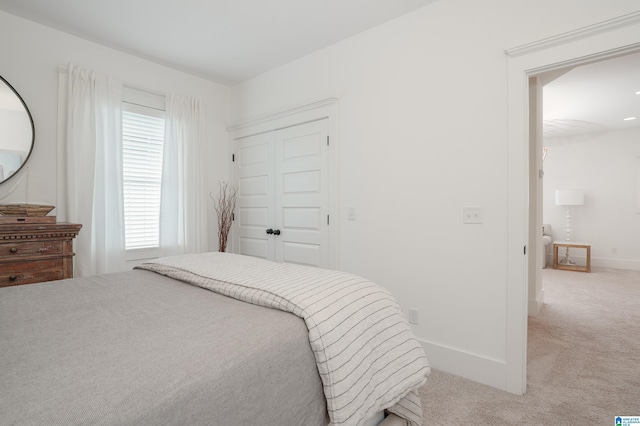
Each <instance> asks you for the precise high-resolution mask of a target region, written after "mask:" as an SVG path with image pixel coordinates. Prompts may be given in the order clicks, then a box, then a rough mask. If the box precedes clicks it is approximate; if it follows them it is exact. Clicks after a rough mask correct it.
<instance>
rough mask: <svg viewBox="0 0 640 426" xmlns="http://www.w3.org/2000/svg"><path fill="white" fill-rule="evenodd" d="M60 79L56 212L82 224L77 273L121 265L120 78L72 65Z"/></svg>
mask: <svg viewBox="0 0 640 426" xmlns="http://www.w3.org/2000/svg"><path fill="white" fill-rule="evenodd" d="M59 82H60V93H59V94H60V100H59V124H60V125H59V129H60V130H59V135H58V212H57V214H58V219H59V220H61V221H67V222H74V223H80V224H82V230H81V232H80V234H78V237H77V238H76V240H75V252H76V257H75V262H74V269H75V275H77V276H86V275H95V274H102V273H107V272H115V271H122V270H124V269H126V263H125V259H124V253H125V250H124V219H123V206H122V199H123V198H122V83H121V82H120V81H117V80H115V79H113V78H110V77H107V76H104V75H101V74H99V73H96V72H94V71H86V70H82V69H79V68H78V67H76V66H74V65H69V67H68V68H66V69H64V68H61V70H60V79H59Z"/></svg>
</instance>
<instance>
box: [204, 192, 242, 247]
mask: <svg viewBox="0 0 640 426" xmlns="http://www.w3.org/2000/svg"><path fill="white" fill-rule="evenodd" d="M237 194H238V188H236V187H235V186H232V185H229V183H227V182H220V196H219V198H218V199H217V200H216V199H215V198H214V197H213V195H211V194H209V196H210V197H211V199H212V200H213V205H214V207H215V209H216V213H217V214H218V250H219V251H221V252H223V251H225V250H226V249H227V239H228V237H229V231H230V230H231V225H232V224H233V212H234V210H235V209H236V198H237Z"/></svg>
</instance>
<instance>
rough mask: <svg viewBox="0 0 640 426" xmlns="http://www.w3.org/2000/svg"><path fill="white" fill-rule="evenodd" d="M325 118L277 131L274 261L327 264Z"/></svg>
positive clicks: (327, 203)
mask: <svg viewBox="0 0 640 426" xmlns="http://www.w3.org/2000/svg"><path fill="white" fill-rule="evenodd" d="M327 121H328V120H326V119H325V120H320V121H314V122H311V123H306V124H301V125H298V126H294V127H288V128H286V129H282V130H278V131H276V138H275V142H276V175H275V180H276V186H275V196H276V203H275V213H276V217H275V227H276V228H275V229H277V230H279V231H280V235H277V236H276V237H275V260H276V262H286V263H299V264H303V265H311V266H320V267H325V268H326V267H328V264H329V255H328V250H329V232H328V225H329V223H328V221H329V176H328V172H327V171H328V146H327V135H328V128H327V124H328V123H327Z"/></svg>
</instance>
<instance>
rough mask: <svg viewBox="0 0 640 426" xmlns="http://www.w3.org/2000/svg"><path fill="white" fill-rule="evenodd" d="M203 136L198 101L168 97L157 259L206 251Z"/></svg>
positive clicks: (173, 96)
mask: <svg viewBox="0 0 640 426" xmlns="http://www.w3.org/2000/svg"><path fill="white" fill-rule="evenodd" d="M204 135H205V131H204V111H203V107H202V105H201V102H200V101H199V100H197V99H193V98H190V97H186V96H181V95H173V94H172V95H168V96H167V100H166V124H165V142H164V154H163V165H162V195H161V203H160V254H161V256H170V255H176V254H185V253H200V252H204V251H206V250H207V226H206V204H205V202H204V200H206V194H205V191H204V185H203V183H202V182H203V171H204V168H203V164H202V152H203V144H204V142H205V138H204Z"/></svg>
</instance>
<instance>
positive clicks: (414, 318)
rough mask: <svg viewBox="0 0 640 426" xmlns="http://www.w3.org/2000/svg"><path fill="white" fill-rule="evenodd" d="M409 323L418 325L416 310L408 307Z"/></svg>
mask: <svg viewBox="0 0 640 426" xmlns="http://www.w3.org/2000/svg"><path fill="white" fill-rule="evenodd" d="M409 324H415V325H418V310H417V309H416V308H409Z"/></svg>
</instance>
